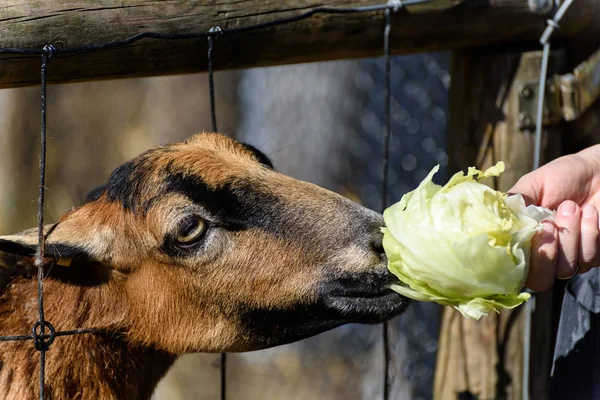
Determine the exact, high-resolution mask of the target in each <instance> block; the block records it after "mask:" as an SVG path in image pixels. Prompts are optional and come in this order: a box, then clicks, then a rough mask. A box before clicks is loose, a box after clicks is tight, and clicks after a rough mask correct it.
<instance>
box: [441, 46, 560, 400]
mask: <svg viewBox="0 0 600 400" xmlns="http://www.w3.org/2000/svg"><path fill="white" fill-rule="evenodd" d="M565 59H566V57H565V52H564V51H558V52H553V53H552V57H551V64H550V70H549V72H550V76H551V74H552V73H561V72H564V71H563V69H564V66H565ZM540 60H541V52H529V53H522V54H521V53H496V54H494V53H484V52H481V51H471V52H461V53H455V54H454V60H453V67H452V87H451V92H450V125H449V155H450V171H451V172H454V171H457V170H466V169H467V167H469V166H472V165H476V166H477V167H478V168H482V169H483V168H486V167H488V166H490V165H493V164H494V163H495V162H497V161H499V160H502V161H504V162H505V163H506V167H507V171H506V172H505V173H504V174H503V175H502V176H501V177H499V178H498V179H496V180H495V181H492V182H489V184H491V185H492V186H494V187H495V188H496V189H499V190H502V191H507V190H508V189H509V188H510V187H511V186H512V185H513V184H514V183H515V182H516V181H517V179H518V178H519V177H520V176H522V175H524V174H525V173H527V172H529V171H530V170H531V169H532V164H533V146H534V133H533V132H530V131H521V130H520V129H519V126H520V122H521V121H520V120H521V119H522V118H523V117H524V116H523V115H519V109H518V103H519V96H522V95H523V94H522V87H521V82H522V81H524V80H528V79H532V78H534V79H535V78H536V77H538V76H539V71H540ZM560 133H561V129H560V126H552V127H548V128H546V129H545V130H544V136H543V149H544V152H543V154H544V156H545V157H543V158H542V162H543V159H544V158H546V159H548V158H549V157H550V158H553V157H555V156H556V155H558V154H559V149H560V141H561V137H560ZM523 311H524V307H520V308H517V309H516V310H514V311H512V312H502V313H500V314H498V315H496V314H490V315H489V316H487V317H484V318H482V319H481V320H480V321H472V320H469V319H466V318H463V317H462V316H461V315H460V314H459V313H457V312H456V311H454V310H452V309H445V310H444V312H443V317H442V328H441V331H440V345H439V353H438V364H437V370H436V378H435V396H434V398H435V399H436V400H447V399H448V400H450V399H452V400H455V399H515V400H519V399H522V390H523V380H522V379H523V376H522V375H523V354H524V352H523V343H524V342H523V321H524V318H523V317H524V312H523ZM551 327H552V294H551V293H550V292H546V293H543V294H541V295H539V296H538V298H537V307H536V310H535V312H534V314H533V321H532V340H531V346H532V348H531V355H532V358H531V364H530V365H531V378H530V388H531V389H530V399H534V400H537V399H539V400H542V399H546V398H547V392H548V379H549V371H550V362H551V355H552V335H551V332H552V329H551Z"/></svg>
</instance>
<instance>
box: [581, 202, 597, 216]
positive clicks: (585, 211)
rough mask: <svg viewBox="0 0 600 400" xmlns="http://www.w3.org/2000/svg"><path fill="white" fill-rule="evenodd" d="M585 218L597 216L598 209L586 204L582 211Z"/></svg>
mask: <svg viewBox="0 0 600 400" xmlns="http://www.w3.org/2000/svg"><path fill="white" fill-rule="evenodd" d="M581 214H582V216H583V218H592V217H593V216H594V215H595V214H596V207H594V206H593V205H591V204H586V206H585V207H583V211H582V213H581Z"/></svg>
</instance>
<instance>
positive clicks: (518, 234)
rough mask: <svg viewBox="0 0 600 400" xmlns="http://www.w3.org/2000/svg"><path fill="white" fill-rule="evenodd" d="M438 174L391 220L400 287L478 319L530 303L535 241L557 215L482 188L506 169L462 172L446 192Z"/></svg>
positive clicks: (389, 235) (389, 214)
mask: <svg viewBox="0 0 600 400" xmlns="http://www.w3.org/2000/svg"><path fill="white" fill-rule="evenodd" d="M438 169H439V166H436V167H435V168H434V169H433V170H432V171H431V172H430V173H429V175H427V177H426V178H425V179H424V180H423V181H422V182H421V183H420V184H419V186H418V187H417V188H416V189H415V190H413V191H412V192H410V193H407V194H406V195H404V196H403V197H402V199H401V200H400V201H399V202H398V203H396V204H394V205H392V206H391V207H389V208H388V209H387V210H385V212H384V214H383V215H384V219H385V223H386V228H383V232H384V239H383V246H384V249H385V252H386V255H387V257H388V268H389V269H390V271H391V272H392V273H393V274H394V275H396V276H397V277H398V279H399V280H400V283H399V284H397V285H394V286H393V287H392V288H393V289H394V290H395V291H397V292H398V293H400V294H402V295H404V296H406V297H410V298H412V299H415V300H418V301H435V302H437V303H440V304H443V305H447V306H451V307H454V308H455V309H457V310H458V311H460V312H461V313H462V314H463V315H464V316H466V317H470V318H474V319H479V318H480V317H481V316H482V315H486V314H487V313H489V312H490V311H492V310H494V311H499V310H500V309H502V308H508V309H511V308H514V307H516V306H518V305H519V304H521V303H523V302H524V301H526V300H527V299H528V298H529V295H528V294H526V293H519V292H520V290H521V288H522V287H523V285H524V283H525V280H526V278H527V274H528V272H529V256H530V251H531V238H532V237H533V235H534V234H535V232H536V231H537V230H539V229H540V225H539V222H540V221H541V220H542V219H545V218H549V217H550V218H551V217H553V215H554V214H553V212H552V211H550V210H547V209H543V208H541V207H535V206H529V207H527V206H526V205H525V201H524V200H523V197H522V196H521V195H518V194H517V195H512V196H507V195H506V194H505V193H502V192H499V191H496V190H493V189H491V188H490V187H488V186H486V185H484V184H482V183H480V181H481V180H483V179H486V178H488V177H492V176H498V175H500V174H501V173H502V172H503V171H504V163H502V162H499V163H498V164H496V165H495V166H493V167H491V168H488V169H487V170H486V171H479V170H477V169H476V168H469V170H468V172H467V174H466V175H465V174H463V173H462V172H459V173H457V174H455V175H454V176H453V177H452V178H451V179H450V180H449V181H448V183H447V184H446V185H444V186H440V185H436V184H435V183H433V176H434V175H435V173H436V172H437V171H438Z"/></svg>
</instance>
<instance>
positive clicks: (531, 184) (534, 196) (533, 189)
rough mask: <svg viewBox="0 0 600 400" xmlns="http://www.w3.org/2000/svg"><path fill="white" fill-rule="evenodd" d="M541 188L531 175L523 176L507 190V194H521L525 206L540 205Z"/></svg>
mask: <svg viewBox="0 0 600 400" xmlns="http://www.w3.org/2000/svg"><path fill="white" fill-rule="evenodd" d="M541 193H542V190H541V186H540V184H539V182H538V180H537V179H536V178H535V176H534V175H533V173H529V174H527V175H524V176H523V177H521V179H519V180H518V181H517V183H515V185H514V186H513V187H512V188H510V189H509V190H508V194H521V195H522V196H523V198H524V199H525V203H526V204H527V205H532V204H533V205H541V204H540V202H541V200H542V199H541Z"/></svg>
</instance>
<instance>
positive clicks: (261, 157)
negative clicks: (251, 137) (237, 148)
mask: <svg viewBox="0 0 600 400" xmlns="http://www.w3.org/2000/svg"><path fill="white" fill-rule="evenodd" d="M242 146H244V147H245V148H246V149H247V150H249V151H250V152H251V153H252V154H254V156H255V157H256V158H257V159H258V162H259V163H261V164H263V165H265V166H267V167H269V168H271V169H273V162H272V161H271V159H270V158H269V157H267V156H266V155H265V153H263V152H262V151H260V150H258V149H257V148H256V147H254V146H252V145H251V144H248V143H242Z"/></svg>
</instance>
